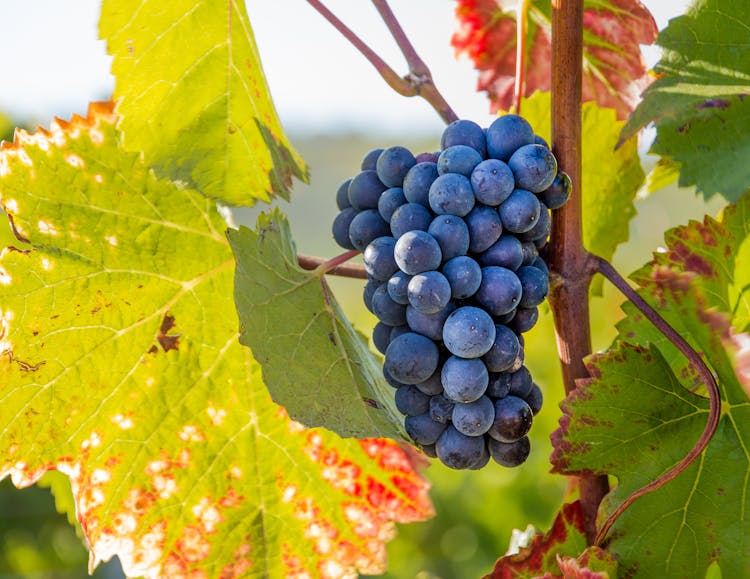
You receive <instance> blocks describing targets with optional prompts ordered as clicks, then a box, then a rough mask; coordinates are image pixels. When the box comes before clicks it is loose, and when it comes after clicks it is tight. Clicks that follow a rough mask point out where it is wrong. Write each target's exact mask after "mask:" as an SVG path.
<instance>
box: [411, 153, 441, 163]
mask: <svg viewBox="0 0 750 579" xmlns="http://www.w3.org/2000/svg"><path fill="white" fill-rule="evenodd" d="M414 158H415V159H416V160H417V164H419V163H437V160H438V155H437V153H419V155H415V156H414Z"/></svg>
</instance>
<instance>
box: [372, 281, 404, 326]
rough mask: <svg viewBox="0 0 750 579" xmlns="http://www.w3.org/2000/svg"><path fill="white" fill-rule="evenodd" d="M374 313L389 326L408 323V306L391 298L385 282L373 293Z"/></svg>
mask: <svg viewBox="0 0 750 579" xmlns="http://www.w3.org/2000/svg"><path fill="white" fill-rule="evenodd" d="M372 313H373V314H375V317H377V318H378V319H379V320H380V321H381V322H383V323H384V324H386V325H388V326H401V325H403V324H405V323H406V306H405V305H403V304H399V303H396V302H394V301H393V300H392V299H391V296H389V295H388V287H387V284H385V283H383V284H381V285H380V286H379V287H378V289H376V290H375V293H374V294H372Z"/></svg>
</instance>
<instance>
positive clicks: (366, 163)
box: [360, 149, 383, 171]
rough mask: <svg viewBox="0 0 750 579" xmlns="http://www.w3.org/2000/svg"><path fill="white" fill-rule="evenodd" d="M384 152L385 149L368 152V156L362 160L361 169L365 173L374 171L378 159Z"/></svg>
mask: <svg viewBox="0 0 750 579" xmlns="http://www.w3.org/2000/svg"><path fill="white" fill-rule="evenodd" d="M382 152H383V149H372V150H371V151H367V154H365V156H364V157H363V158H362V165H361V166H360V168H361V169H362V170H363V171H374V170H375V167H376V166H377V162H378V157H380V153H382Z"/></svg>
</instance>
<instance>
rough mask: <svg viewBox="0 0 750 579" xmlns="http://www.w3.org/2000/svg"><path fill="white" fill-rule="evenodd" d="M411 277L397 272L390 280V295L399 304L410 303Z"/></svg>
mask: <svg viewBox="0 0 750 579" xmlns="http://www.w3.org/2000/svg"><path fill="white" fill-rule="evenodd" d="M410 279H411V276H410V275H409V274H406V273H404V272H403V271H400V270H399V271H397V272H396V273H394V274H393V275H392V276H391V278H390V279H389V280H388V295H389V296H391V299H392V300H393V301H394V302H396V303H397V304H404V305H407V304H408V303H409V294H408V293H407V292H408V287H409V280H410Z"/></svg>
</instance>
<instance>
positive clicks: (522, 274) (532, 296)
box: [516, 265, 549, 308]
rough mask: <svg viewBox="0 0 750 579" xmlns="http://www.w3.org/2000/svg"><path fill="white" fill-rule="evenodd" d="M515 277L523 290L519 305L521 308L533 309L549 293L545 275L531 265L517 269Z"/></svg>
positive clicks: (547, 280)
mask: <svg viewBox="0 0 750 579" xmlns="http://www.w3.org/2000/svg"><path fill="white" fill-rule="evenodd" d="M516 275H517V276H518V279H519V281H520V282H521V287H522V288H523V293H522V295H521V301H520V303H519V305H520V306H521V307H523V308H533V307H534V306H538V305H539V304H541V303H542V302H543V301H544V298H546V297H547V293H548V292H549V278H548V277H547V274H546V273H545V272H544V271H542V270H541V269H539V268H536V267H534V266H532V265H525V266H523V267H519V268H518V271H516Z"/></svg>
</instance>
